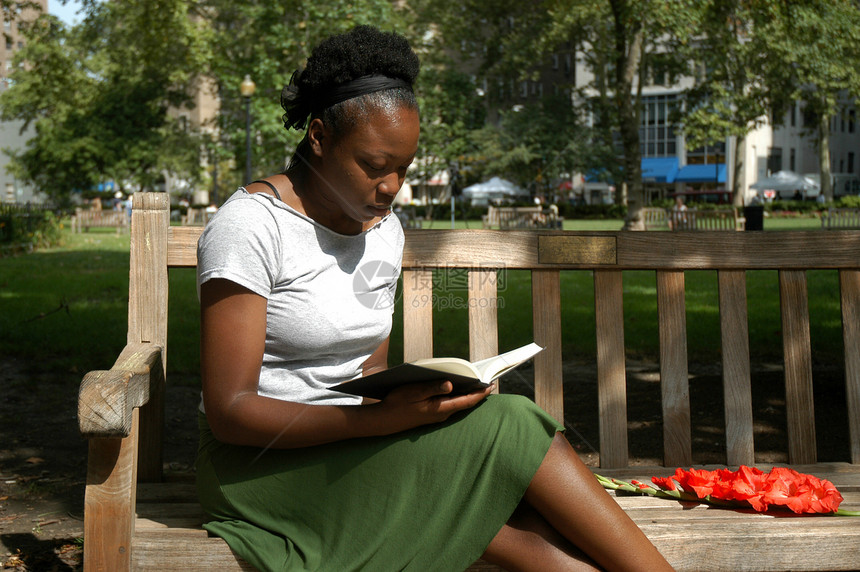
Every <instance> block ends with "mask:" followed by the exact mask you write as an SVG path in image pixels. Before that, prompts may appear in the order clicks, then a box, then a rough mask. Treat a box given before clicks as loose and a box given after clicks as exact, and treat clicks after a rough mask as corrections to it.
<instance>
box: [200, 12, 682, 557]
mask: <svg viewBox="0 0 860 572" xmlns="http://www.w3.org/2000/svg"><path fill="white" fill-rule="evenodd" d="M417 73H418V60H417V57H416V56H415V54H414V53H413V52H412V50H411V49H410V48H409V46H408V44H407V43H406V41H405V40H404V39H403V38H401V37H400V36H398V35H396V34H393V33H382V32H379V31H377V30H375V29H373V28H369V27H357V28H355V29H354V30H352V31H351V32H349V33H347V34H343V35H340V36H333V37H331V38H329V39H327V40H326V41H324V42H323V43H321V44H320V45H319V46H318V47H317V48H316V49H315V50H314V51H313V54H312V55H311V57H310V58H309V59H308V62H307V67H306V68H305V69H304V70H303V71H301V72H299V73H297V74H295V75H294V76H293V79H292V81H291V83H290V85H289V86H288V87H287V88H285V90H284V92H283V94H282V98H281V99H282V105H283V106H284V108H285V110H286V114H285V116H284V121H285V125H286V127H288V128H290V127H293V128H297V129H306V135H305V138H304V139H303V140H302V142H301V143H300V144H299V146H298V149H297V150H296V152H295V155H294V156H293V159H292V161H291V163H290V165H289V167H288V168H287V170H286V171H285V172H284V173H281V174H277V175H273V176H270V177H268V178H267V179H264V180H262V181H258V182H254V183H251V184H248V185H247V186H246V187H245V188H242V189H239V190H238V191H237V192H236V193H235V194H234V195H233V196H232V197H231V198H230V199H229V200H228V201H227V202H226V203H225V204H224V205H223V206H222V208H220V209H219V211H218V212H217V213H216V214H215V215H214V216H213V217H212V220H211V221H210V223H209V225H208V226H207V227H206V230H205V231H204V232H203V235H202V237H201V239H200V242H199V245H198V257H199V266H198V284H199V288H200V302H201V309H202V312H201V322H202V323H201V329H202V333H201V344H202V349H201V357H202V379H203V395H202V403H201V414H200V430H201V440H200V450H199V456H198V461H197V479H198V491H199V496H200V500H201V502H202V505H203V507H204V509H205V510H206V511H207V513H208V514H209V515H210V520H209V522H208V523H207V524H206V525H205V527H206V528H207V530H209V531H210V532H212V533H214V534H216V535H218V536H221V537H223V538H224V539H225V540H226V541H227V543H228V544H229V545H230V547H231V548H232V549H233V550H234V551H235V552H236V553H237V554H238V555H240V556H241V557H242V558H244V559H245V560H247V561H248V562H249V563H250V564H252V565H253V566H255V567H257V568H259V569H261V570H337V571H346V570H380V571H388V570H391V571H393V570H417V571H421V572H426V571H430V570H439V571H445V572H447V571H453V570H462V569H464V568H466V567H468V566H469V565H470V564H471V563H472V562H474V561H475V560H477V559H478V558H479V557H482V556H483V558H484V559H486V560H488V561H491V562H495V563H498V564H500V565H501V566H504V567H506V568H509V569H511V570H526V569H531V570H542V571H543V570H562V569H564V570H572V569H594V568H607V569H614V570H622V569H623V570H633V569H638V570H648V571H655V570H664V569H669V566H668V564H667V563H666V562H665V560H664V559H663V558H662V556H661V555H660V554H659V552H657V550H656V549H655V548H654V546H653V545H652V544H651V543H650V542H649V541H648V539H647V538H646V537H645V536H644V534H642V532H641V531H640V530H639V529H638V528H637V527H636V526H635V524H634V523H633V522H632V521H631V520H630V519H629V518H628V517H627V516H626V515H625V513H624V512H623V511H622V510H621V509H620V508H619V507H618V505H617V504H616V503H615V501H614V500H613V499H612V498H611V497H610V496H609V495H608V494H607V493H606V492H605V491H604V490H603V488H602V487H601V486H600V485H599V484H598V482H597V480H596V479H595V478H594V476H593V475H592V474H591V472H590V471H589V470H588V468H587V467H585V466H584V465H583V464H582V462H581V461H580V460H579V458H578V457H577V455H576V454H575V453H574V451H573V450H572V448H571V447H570V445H569V444H568V443H567V441H566V440H565V439H564V437H563V436H562V435H561V433H559V431H561V427H560V426H559V424H558V423H557V422H556V421H555V420H554V419H552V418H551V417H550V416H549V415H547V414H546V413H544V412H543V411H542V410H541V409H539V408H538V407H537V406H536V405H534V404H533V403H532V402H531V401H530V400H528V399H526V398H524V397H519V396H510V395H490V391H489V389H488V390H486V391H479V392H475V393H471V394H467V395H457V396H454V395H450V393H449V392H450V390H451V386H450V383H449V382H444V383H435V382H434V383H424V384H412V385H407V386H402V387H400V388H398V389H395V390H393V391H392V392H391V393H389V394H388V396H387V397H386V398H384V399H383V400H382V401H378V402H373V403H370V402H365V403H362V401H361V398H357V397H352V396H349V395H346V394H342V393H337V392H334V391H331V390H330V389H328V388H329V387H331V386H333V385H335V384H337V383H340V382H343V381H346V380H349V379H352V378H355V377H356V376H359V375H362V374H367V373H369V372H373V371H376V370H379V369H384V368H386V367H387V365H386V358H387V349H388V336H389V332H390V329H391V313H392V304H393V295H394V291H395V288H396V282H397V274H398V271H399V268H400V260H401V256H402V247H403V231H402V229H401V225H400V223H399V222H398V220H397V218H396V217H395V216H394V215H393V214H391V213H390V207H391V204H392V201H393V200H394V197H395V195H396V194H397V192H398V191H399V189H400V186H401V185H402V183H403V179H404V177H405V175H406V170H407V168H408V166H409V164H410V163H411V162H412V161H413V159H414V157H415V154H416V152H417V149H418V132H419V116H418V105H417V103H416V99H415V96H414V94H413V92H412V83H413V82H414V80H415V77H416V75H417ZM308 121H309V123H308ZM306 123H307V127H305V126H306ZM369 300H373V301H375V302H369Z"/></svg>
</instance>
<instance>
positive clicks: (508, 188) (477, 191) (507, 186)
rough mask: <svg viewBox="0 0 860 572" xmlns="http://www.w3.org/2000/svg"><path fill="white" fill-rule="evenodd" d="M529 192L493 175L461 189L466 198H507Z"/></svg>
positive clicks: (526, 194)
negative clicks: (487, 179)
mask: <svg viewBox="0 0 860 572" xmlns="http://www.w3.org/2000/svg"><path fill="white" fill-rule="evenodd" d="M528 195H529V192H528V191H527V190H525V189H523V188H521V187H518V186H516V185H515V184H514V183H512V182H510V181H506V180H504V179H501V178H499V177H493V178H492V179H490V180H489V181H484V182H483V183H478V184H476V185H470V186H468V187H466V188H465V189H463V196H464V197H465V198H467V199H473V200H475V199H479V200H480V199H483V200H487V199H509V198H514V197H527V196H528Z"/></svg>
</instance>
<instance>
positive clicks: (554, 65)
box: [552, 54, 558, 70]
mask: <svg viewBox="0 0 860 572" xmlns="http://www.w3.org/2000/svg"><path fill="white" fill-rule="evenodd" d="M552 69H554V70H557V69H558V54H553V55H552Z"/></svg>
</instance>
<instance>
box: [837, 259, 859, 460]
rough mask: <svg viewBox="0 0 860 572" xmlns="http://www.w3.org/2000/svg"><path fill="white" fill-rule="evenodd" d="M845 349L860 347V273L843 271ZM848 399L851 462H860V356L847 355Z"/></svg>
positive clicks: (846, 385)
mask: <svg viewBox="0 0 860 572" xmlns="http://www.w3.org/2000/svg"><path fill="white" fill-rule="evenodd" d="M839 291H840V296H841V299H842V338H843V342H844V347H846V348H860V270H840V271H839ZM845 394H846V395H845V399H846V401H847V405H848V434H849V437H850V439H851V462H852V463H860V354H858V352H850V351H846V352H845Z"/></svg>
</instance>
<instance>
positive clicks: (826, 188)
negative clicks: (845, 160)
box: [818, 114, 833, 202]
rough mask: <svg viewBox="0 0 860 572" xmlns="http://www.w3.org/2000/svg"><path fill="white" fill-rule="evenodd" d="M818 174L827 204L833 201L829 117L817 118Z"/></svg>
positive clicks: (825, 115) (820, 116) (823, 115)
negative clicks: (819, 174)
mask: <svg viewBox="0 0 860 572" xmlns="http://www.w3.org/2000/svg"><path fill="white" fill-rule="evenodd" d="M818 118H819V119H818V172H819V173H821V191H820V192H821V194H823V195H824V198H825V199H826V200H827V202H831V201H832V200H833V184H832V181H831V176H830V115H828V114H821V115H819V116H818Z"/></svg>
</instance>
